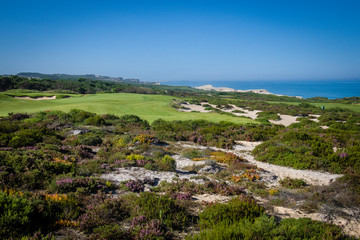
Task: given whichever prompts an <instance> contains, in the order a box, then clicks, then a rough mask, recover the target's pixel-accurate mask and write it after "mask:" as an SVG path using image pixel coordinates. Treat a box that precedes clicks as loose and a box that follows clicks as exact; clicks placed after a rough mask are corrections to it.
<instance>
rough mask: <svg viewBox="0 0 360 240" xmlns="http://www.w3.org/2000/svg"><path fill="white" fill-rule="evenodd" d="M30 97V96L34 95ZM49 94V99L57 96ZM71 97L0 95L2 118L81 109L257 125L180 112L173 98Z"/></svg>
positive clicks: (151, 118) (150, 118)
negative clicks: (26, 97)
mask: <svg viewBox="0 0 360 240" xmlns="http://www.w3.org/2000/svg"><path fill="white" fill-rule="evenodd" d="M28 95H29V96H30V95H31V94H28ZM44 95H45V94H44ZM46 95H47V96H50V95H57V94H46ZM67 95H69V94H67ZM71 96H72V97H71V98H62V99H56V100H24V99H16V98H13V97H11V96H7V95H6V93H0V115H1V116H5V115H7V114H8V113H9V112H14V113H18V112H19V113H20V112H21V113H24V112H27V113H32V112H38V111H46V110H60V111H64V112H68V111H69V110H71V109H81V110H85V111H90V112H94V113H98V114H105V113H112V114H115V115H118V116H121V115H124V114H134V115H137V116H139V117H141V118H143V119H146V120H147V121H149V122H152V121H154V120H156V119H159V118H163V119H165V120H191V119H192V120H195V119H204V120H209V121H214V122H220V121H231V122H236V123H256V122H255V121H254V120H251V119H248V118H242V117H231V116H227V115H223V114H218V113H197V112H190V113H186V112H179V111H177V110H176V109H175V108H173V107H171V103H172V101H173V97H171V96H164V95H150V94H131V93H104V94H91V95H90V94H89V95H71Z"/></svg>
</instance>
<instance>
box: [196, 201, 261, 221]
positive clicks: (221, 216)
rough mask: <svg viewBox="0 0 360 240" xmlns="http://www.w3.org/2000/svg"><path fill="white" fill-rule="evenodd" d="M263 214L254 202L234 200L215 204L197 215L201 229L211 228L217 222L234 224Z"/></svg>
mask: <svg viewBox="0 0 360 240" xmlns="http://www.w3.org/2000/svg"><path fill="white" fill-rule="evenodd" d="M263 212H264V209H263V208H262V207H260V206H259V205H258V204H256V202H255V201H254V200H247V199H245V200H241V199H239V198H234V199H232V200H231V201H229V202H228V203H227V204H222V203H216V204H214V205H212V206H210V207H208V208H206V209H205V210H204V211H203V212H202V213H200V215H199V218H200V220H199V224H200V226H201V227H202V228H207V227H212V226H214V225H216V224H218V223H219V222H227V223H228V224H232V223H235V222H237V221H239V220H241V219H245V218H246V219H253V218H255V217H259V216H260V215H261V214H262V213H263Z"/></svg>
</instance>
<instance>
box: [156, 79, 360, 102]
mask: <svg viewBox="0 0 360 240" xmlns="http://www.w3.org/2000/svg"><path fill="white" fill-rule="evenodd" d="M160 83H161V84H162V85H172V86H190V87H199V86H203V85H208V84H210V85H213V86H214V87H229V88H234V89H239V90H248V89H266V90H268V91H269V92H271V93H274V94H281V95H287V96H301V97H303V98H311V97H326V98H329V99H335V98H343V97H355V96H356V97H359V96H360V80H328V81H325V80H321V81H309V80H307V81H163V82H160Z"/></svg>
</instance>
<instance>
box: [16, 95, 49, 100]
mask: <svg viewBox="0 0 360 240" xmlns="http://www.w3.org/2000/svg"><path fill="white" fill-rule="evenodd" d="M14 98H16V99H24V100H53V99H56V96H51V97H34V98H32V97H17V96H15V97H14Z"/></svg>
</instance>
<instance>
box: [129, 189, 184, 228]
mask: <svg viewBox="0 0 360 240" xmlns="http://www.w3.org/2000/svg"><path fill="white" fill-rule="evenodd" d="M141 215H144V216H146V218H147V219H158V220H160V222H161V224H164V225H165V226H167V227H168V228H170V229H182V228H183V227H184V226H185V225H186V224H188V223H189V222H190V221H191V218H190V216H189V215H188V213H187V212H186V210H185V208H184V207H182V206H180V205H179V204H177V203H176V201H175V200H174V199H172V198H170V197H168V196H167V195H157V194H155V193H148V192H144V193H140V195H139V197H137V198H136V199H135V200H132V216H141Z"/></svg>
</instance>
